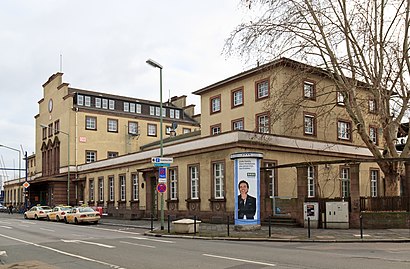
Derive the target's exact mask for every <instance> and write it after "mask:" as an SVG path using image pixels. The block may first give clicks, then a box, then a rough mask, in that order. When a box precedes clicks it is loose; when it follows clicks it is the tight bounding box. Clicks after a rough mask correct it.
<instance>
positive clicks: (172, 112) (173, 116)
mask: <svg viewBox="0 0 410 269" xmlns="http://www.w3.org/2000/svg"><path fill="white" fill-rule="evenodd" d="M169 117H170V118H171V119H173V118H175V110H174V109H170V110H169Z"/></svg>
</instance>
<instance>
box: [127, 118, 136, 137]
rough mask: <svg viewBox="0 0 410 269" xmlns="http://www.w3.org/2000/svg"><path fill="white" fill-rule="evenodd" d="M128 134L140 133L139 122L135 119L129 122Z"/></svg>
mask: <svg viewBox="0 0 410 269" xmlns="http://www.w3.org/2000/svg"><path fill="white" fill-rule="evenodd" d="M128 134H130V135H137V134H138V123H137V122H134V121H130V122H128Z"/></svg>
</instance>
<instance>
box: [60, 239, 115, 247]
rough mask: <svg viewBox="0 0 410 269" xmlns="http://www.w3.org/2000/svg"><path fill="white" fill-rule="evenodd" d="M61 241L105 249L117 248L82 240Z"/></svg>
mask: <svg viewBox="0 0 410 269" xmlns="http://www.w3.org/2000/svg"><path fill="white" fill-rule="evenodd" d="M61 241H63V242H67V243H83V244H89V245H95V246H99V247H104V248H115V246H110V245H105V244H100V243H95V242H88V241H82V240H75V239H74V240H65V239H61Z"/></svg>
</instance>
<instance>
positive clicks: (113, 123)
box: [107, 119, 118, 133]
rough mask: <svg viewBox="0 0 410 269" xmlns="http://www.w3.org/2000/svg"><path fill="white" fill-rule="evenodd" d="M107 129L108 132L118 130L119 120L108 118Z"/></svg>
mask: <svg viewBox="0 0 410 269" xmlns="http://www.w3.org/2000/svg"><path fill="white" fill-rule="evenodd" d="M107 131H108V132H115V133H116V132H118V120H114V119H108V120H107Z"/></svg>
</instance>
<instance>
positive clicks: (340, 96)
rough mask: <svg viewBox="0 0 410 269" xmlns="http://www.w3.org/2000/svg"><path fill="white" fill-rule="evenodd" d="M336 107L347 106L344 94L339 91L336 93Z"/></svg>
mask: <svg viewBox="0 0 410 269" xmlns="http://www.w3.org/2000/svg"><path fill="white" fill-rule="evenodd" d="M336 105H338V106H344V105H345V97H344V95H343V93H342V92H340V91H337V92H336Z"/></svg>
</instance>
